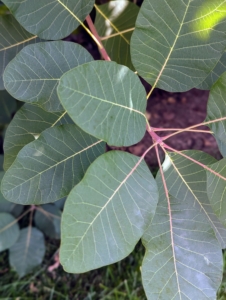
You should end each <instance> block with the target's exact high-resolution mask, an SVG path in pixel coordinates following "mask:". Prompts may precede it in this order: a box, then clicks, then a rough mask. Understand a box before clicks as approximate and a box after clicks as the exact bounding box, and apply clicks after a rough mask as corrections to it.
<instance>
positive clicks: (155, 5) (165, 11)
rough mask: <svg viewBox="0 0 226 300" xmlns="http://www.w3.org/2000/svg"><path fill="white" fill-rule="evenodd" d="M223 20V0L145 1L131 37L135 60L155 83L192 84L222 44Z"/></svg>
mask: <svg viewBox="0 0 226 300" xmlns="http://www.w3.org/2000/svg"><path fill="white" fill-rule="evenodd" d="M216 2H217V3H216ZM216 7H217V9H216ZM225 24H226V15H225V1H224V0H217V1H209V0H184V1H182V0H175V1H165V0H145V1H144V3H143V5H142V6H141V9H140V12H139V14H138V18H137V21H136V27H135V30H134V33H133V35H132V39H131V55H132V62H133V65H134V67H135V69H136V70H137V71H138V73H139V75H141V76H142V77H143V78H144V79H145V80H146V81H147V82H149V83H150V84H151V85H152V86H153V88H154V87H158V88H161V89H163V90H166V91H170V92H183V91H187V90H189V89H191V88H193V87H196V86H197V85H198V84H199V83H201V82H203V80H204V79H205V78H206V77H207V75H208V74H209V72H210V71H211V70H212V69H213V68H214V67H215V65H216V63H217V62H218V61H219V59H220V57H221V55H222V53H223V51H224V49H225V46H226V32H225ZM219 41H221V42H220V43H219Z"/></svg>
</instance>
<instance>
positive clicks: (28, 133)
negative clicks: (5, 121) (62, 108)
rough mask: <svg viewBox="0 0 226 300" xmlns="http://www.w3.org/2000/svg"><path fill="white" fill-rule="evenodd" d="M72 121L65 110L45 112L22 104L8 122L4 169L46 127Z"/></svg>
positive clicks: (6, 168)
mask: <svg viewBox="0 0 226 300" xmlns="http://www.w3.org/2000/svg"><path fill="white" fill-rule="evenodd" d="M67 123H73V122H72V120H71V119H70V117H69V116H68V115H67V114H66V112H55V113H54V112H53V113H51V112H46V111H45V110H43V109H42V108H40V107H38V106H35V105H31V104H28V103H26V104H24V105H23V106H22V107H21V108H20V110H18V112H17V113H16V114H15V116H14V118H13V120H12V121H11V123H10V124H9V126H8V128H7V130H6V134H5V139H4V153H5V155H4V169H5V170H8V168H9V167H10V166H11V165H12V163H13V162H14V160H15V159H16V157H17V154H18V153H19V151H20V150H21V149H22V148H23V147H24V146H25V145H27V144H28V143H30V142H32V141H34V140H35V139H37V138H38V137H39V135H40V134H41V133H42V132H43V131H44V130H45V129H47V128H49V127H54V126H57V125H61V124H67Z"/></svg>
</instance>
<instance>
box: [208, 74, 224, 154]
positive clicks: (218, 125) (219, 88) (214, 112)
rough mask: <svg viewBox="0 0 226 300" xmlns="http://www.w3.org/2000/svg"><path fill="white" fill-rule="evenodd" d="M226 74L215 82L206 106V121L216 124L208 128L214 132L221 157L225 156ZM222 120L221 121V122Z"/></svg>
mask: <svg viewBox="0 0 226 300" xmlns="http://www.w3.org/2000/svg"><path fill="white" fill-rule="evenodd" d="M225 93H226V72H225V73H223V74H222V75H221V77H220V78H219V79H218V80H217V82H216V83H215V84H214V85H213V87H212V88H211V90H210V95H209V99H208V104H207V117H206V121H207V122H209V121H214V120H216V119H219V120H218V121H216V122H213V123H211V124H209V125H208V126H209V127H210V129H211V130H212V131H213V132H214V136H215V138H216V141H217V144H218V146H219V150H220V152H221V154H222V155H223V156H226V133H225V132H226V118H225V116H226V98H225ZM221 118H222V120H221Z"/></svg>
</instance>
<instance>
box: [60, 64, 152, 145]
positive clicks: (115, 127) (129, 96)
mask: <svg viewBox="0 0 226 300" xmlns="http://www.w3.org/2000/svg"><path fill="white" fill-rule="evenodd" d="M58 96H59V98H60V101H61V103H62V104H63V106H64V108H65V110H66V111H67V113H68V114H69V116H70V117H71V118H72V120H73V121H74V122H75V123H76V124H77V125H79V126H80V127H81V128H82V129H83V130H84V131H86V132H88V133H89V134H92V135H94V136H95V137H97V138H100V139H102V140H104V141H105V142H107V143H108V144H110V145H114V146H129V145H133V144H135V143H137V142H139V141H140V140H141V139H142V137H143V136H144V134H145V130H146V129H145V128H146V127H145V124H146V118H145V115H144V114H145V110H146V92H145V89H144V87H143V86H142V84H141V82H140V80H139V78H138V77H137V76H136V75H135V74H134V73H133V72H132V71H131V70H130V69H128V68H127V67H125V66H121V65H118V64H116V63H115V62H105V61H94V62H90V63H87V64H84V65H81V66H78V67H77V68H75V69H73V70H71V71H69V72H67V73H66V74H65V75H63V76H62V77H61V79H60V84H59V86H58Z"/></svg>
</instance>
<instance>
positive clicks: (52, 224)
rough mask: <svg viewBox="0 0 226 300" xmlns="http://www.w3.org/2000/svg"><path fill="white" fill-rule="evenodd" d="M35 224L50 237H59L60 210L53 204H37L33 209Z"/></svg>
mask: <svg viewBox="0 0 226 300" xmlns="http://www.w3.org/2000/svg"><path fill="white" fill-rule="evenodd" d="M34 221H35V225H36V227H37V228H39V229H40V230H41V231H42V232H43V233H44V234H46V235H47V236H48V237H50V238H52V239H60V221H61V211H60V210H59V209H58V208H57V207H56V206H55V205H53V204H45V205H42V206H39V207H38V208H37V209H36V211H35V216H34Z"/></svg>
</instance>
